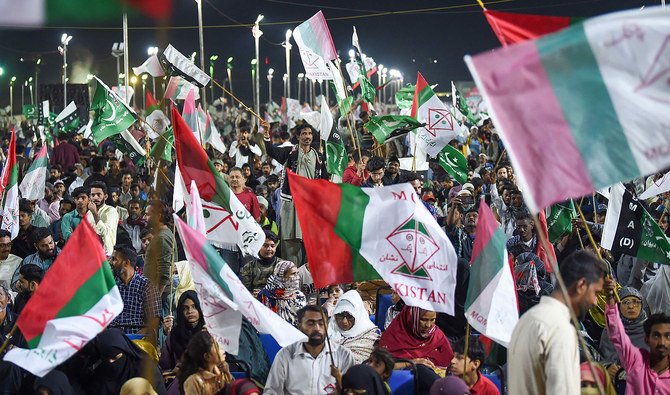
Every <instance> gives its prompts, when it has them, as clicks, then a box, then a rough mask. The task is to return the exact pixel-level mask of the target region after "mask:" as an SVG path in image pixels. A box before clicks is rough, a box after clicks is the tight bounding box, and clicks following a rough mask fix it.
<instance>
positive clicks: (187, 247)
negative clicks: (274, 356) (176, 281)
mask: <svg viewBox="0 0 670 395" xmlns="http://www.w3.org/2000/svg"><path fill="white" fill-rule="evenodd" d="M200 216H202V212H201V213H200ZM174 221H175V224H176V226H177V231H178V232H179V237H181V240H182V243H183V245H184V252H185V253H186V256H187V258H188V262H189V263H190V265H191V274H192V276H193V283H194V284H195V290H196V292H197V293H198V295H199V296H200V301H201V302H200V303H201V307H202V312H203V316H204V317H205V324H206V325H207V328H208V329H209V332H210V333H211V334H212V336H214V338H215V339H216V340H217V342H218V343H219V344H220V345H221V346H222V347H223V348H224V349H225V350H226V351H228V352H229V353H231V354H237V353H238V347H239V333H240V328H241V320H242V316H244V317H245V318H246V319H247V320H249V322H250V323H251V325H253V326H254V328H256V330H257V331H259V332H260V333H268V334H270V335H272V337H274V338H275V340H276V341H277V343H279V345H281V346H282V347H285V346H288V345H289V344H293V343H295V342H298V341H304V340H307V337H306V336H305V335H304V334H303V333H302V332H300V331H299V330H298V329H296V328H295V327H294V326H293V325H291V324H289V323H288V322H286V321H285V320H284V319H283V318H281V317H280V316H279V315H277V314H275V313H274V312H273V311H272V310H270V309H268V308H267V307H265V305H263V304H262V303H261V302H259V301H258V300H257V299H256V298H254V296H253V295H252V294H251V293H250V292H249V291H248V290H247V288H246V287H245V286H244V284H242V282H241V281H240V279H239V278H238V277H237V275H236V274H235V273H234V272H233V270H232V269H231V268H230V266H228V264H226V262H225V261H224V260H223V258H221V255H219V253H218V252H217V251H216V250H215V249H214V247H212V245H211V244H209V243H208V242H207V240H206V239H205V236H203V235H202V234H201V233H199V232H198V231H196V230H195V229H193V228H191V227H190V226H188V225H187V224H186V223H184V221H182V220H181V218H179V217H178V216H177V215H174ZM202 221H203V219H202V218H200V219H196V220H195V222H202Z"/></svg>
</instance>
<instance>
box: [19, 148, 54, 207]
mask: <svg viewBox="0 0 670 395" xmlns="http://www.w3.org/2000/svg"><path fill="white" fill-rule="evenodd" d="M48 164H49V158H48V157H47V145H46V144H43V145H42V148H41V149H40V150H39V152H38V153H37V155H36V156H35V159H33V163H31V164H30V167H29V168H28V172H26V175H25V176H24V177H23V180H22V181H21V185H19V190H20V191H21V196H23V197H24V198H26V199H28V200H37V199H42V198H43V197H44V186H45V184H46V181H47V165H48Z"/></svg>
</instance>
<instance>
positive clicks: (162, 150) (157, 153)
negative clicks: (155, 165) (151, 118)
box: [149, 128, 174, 162]
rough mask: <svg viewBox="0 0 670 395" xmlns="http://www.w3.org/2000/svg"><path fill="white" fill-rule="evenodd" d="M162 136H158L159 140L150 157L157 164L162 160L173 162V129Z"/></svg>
mask: <svg viewBox="0 0 670 395" xmlns="http://www.w3.org/2000/svg"><path fill="white" fill-rule="evenodd" d="M161 136H162V137H161ZM161 136H158V139H157V140H156V141H155V142H154V145H153V146H152V147H151V151H150V153H149V155H151V157H152V158H154V160H155V161H156V162H158V161H159V160H160V159H165V160H166V161H168V162H172V146H173V145H174V135H173V134H172V128H169V129H168V130H166V131H165V133H163V134H162V135H161Z"/></svg>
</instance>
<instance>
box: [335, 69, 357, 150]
mask: <svg viewBox="0 0 670 395" xmlns="http://www.w3.org/2000/svg"><path fill="white" fill-rule="evenodd" d="M336 63H337V70H339V72H340V78H342V82H343V83H344V84H345V87H344V99H345V101H346V102H347V104H349V92H348V91H347V87H346V82H344V74H342V66H341V65H340V62H336ZM352 102H353V100H352ZM351 104H353V103H351ZM351 104H349V114H351V121H352V122H353V120H354V112H353V110H352V109H351ZM346 118H347V124H348V125H349V132H351V139H352V140H354V149H358V157H359V158H361V142H360V141H358V134H354V129H353V128H352V127H351V123H349V117H348V116H347V117H346ZM355 126H356V124H355V123H354V127H355ZM356 145H358V147H356Z"/></svg>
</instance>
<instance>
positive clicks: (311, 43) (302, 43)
mask: <svg viewBox="0 0 670 395" xmlns="http://www.w3.org/2000/svg"><path fill="white" fill-rule="evenodd" d="M293 39H294V40H295V42H296V44H298V49H299V50H300V58H301V59H302V64H303V66H305V75H306V76H307V78H309V79H313V80H315V79H321V80H331V79H333V74H332V73H331V71H330V70H329V68H328V66H326V62H328V61H330V60H335V59H337V52H336V51H335V45H334V44H333V38H332V37H331V36H330V31H329V30H328V24H327V23H326V18H324V17H323V13H322V12H321V11H319V12H317V13H316V14H314V16H312V17H311V18H309V19H308V20H306V21H305V22H303V23H301V24H300V25H298V27H296V28H295V29H293Z"/></svg>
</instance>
